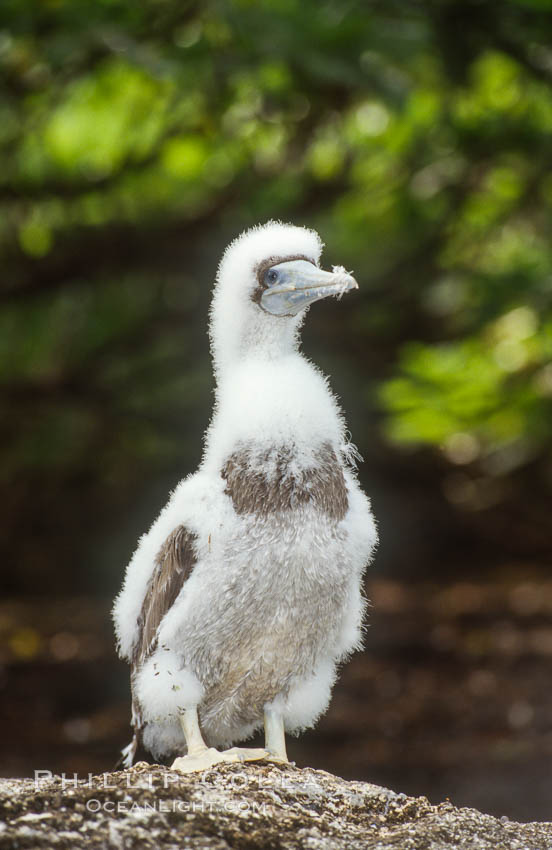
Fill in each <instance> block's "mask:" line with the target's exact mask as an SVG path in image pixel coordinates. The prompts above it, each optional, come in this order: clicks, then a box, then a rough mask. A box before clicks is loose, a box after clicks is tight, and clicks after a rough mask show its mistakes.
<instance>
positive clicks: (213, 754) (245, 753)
mask: <svg viewBox="0 0 552 850" xmlns="http://www.w3.org/2000/svg"><path fill="white" fill-rule="evenodd" d="M180 725H181V726H182V731H183V732H184V737H185V739H186V746H187V748H188V754H187V755H185V756H180V757H179V758H177V759H175V760H174V762H173V763H172V765H171V769H172V770H178V771H180V772H181V773H195V772H196V771H200V770H207V769H208V768H209V767H213V766H214V765H215V764H220V763H221V762H230V763H235V762H243V761H258V760H259V759H264V758H266V757H267V752H266V750H263V749H240V748H239V747H233V748H232V749H231V750H225V751H224V752H222V753H221V752H220V750H216V749H215V748H214V747H208V746H207V744H206V743H205V741H204V740H203V735H202V734H201V729H200V728H199V720H198V717H197V708H196V707H195V706H194V707H193V708H185V709H184V711H183V712H182V714H181V715H180Z"/></svg>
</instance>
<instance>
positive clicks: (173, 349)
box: [0, 0, 552, 564]
mask: <svg viewBox="0 0 552 850" xmlns="http://www.w3.org/2000/svg"><path fill="white" fill-rule="evenodd" d="M551 43H552V3H551V2H548V0H504V2H495V0H416V2H415V0H401V2H399V0H386V2H376V0H373V2H366V0H234V2H230V0H227V2H224V0H205V2H193V0H190V2H186V0H178V2H177V0H144V2H141V3H135V4H132V3H128V2H123V0H41V2H36V0H4V2H3V3H2V5H1V8H0V203H1V206H2V215H1V216H0V251H1V253H2V285H1V293H0V298H2V301H3V305H2V311H1V314H0V381H1V385H2V390H3V393H4V396H5V405H4V406H3V419H2V426H1V427H2V436H3V439H2V445H3V447H4V457H3V460H2V464H1V465H0V479H1V481H2V486H3V487H4V490H5V493H8V494H9V499H8V503H9V506H10V508H9V510H8V518H9V519H8V523H7V525H8V532H10V530H11V534H12V538H15V537H19V536H20V534H21V527H22V525H24V524H25V523H28V522H29V512H31V513H32V510H33V509H32V508H31V507H30V505H29V493H30V492H31V491H32V489H33V488H34V498H33V500H32V501H33V503H34V504H35V508H34V511H35V514H36V516H34V520H32V522H35V524H38V525H39V526H40V524H41V523H42V524H48V523H49V524H50V527H51V526H52V523H53V524H54V525H55V524H56V522H57V527H58V531H59V535H60V538H61V537H63V534H64V533H66V526H67V522H69V521H71V516H73V521H75V516H76V513H75V512H76V511H78V510H80V511H81V513H82V506H83V504H84V506H85V507H86V509H87V510H88V511H90V513H91V514H93V515H94V516H96V515H97V516H98V517H101V516H104V513H105V512H107V514H108V515H109V514H110V512H112V511H113V510H116V509H117V505H118V504H119V503H120V500H122V501H123V502H124V500H126V499H128V494H129V491H130V489H131V488H133V487H137V486H139V485H140V483H141V481H142V480H143V476H144V475H145V474H146V473H147V470H148V469H150V470H153V471H157V472H158V471H159V470H163V469H165V470H167V471H168V470H175V469H178V471H179V472H182V471H184V469H185V468H188V467H191V466H193V465H194V464H195V463H196V462H197V459H198V456H199V440H200V434H201V431H202V429H203V427H204V425H205V424H206V420H207V411H208V409H209V407H210V398H209V392H210V387H211V378H210V367H209V362H208V359H207V351H206V345H205V342H204V331H205V325H206V311H207V304H208V284H209V283H210V281H211V280H212V278H213V276H214V273H215V269H216V263H217V261H218V257H219V256H220V253H221V251H222V249H223V247H224V245H225V244H226V242H227V241H228V240H229V239H230V238H232V237H233V236H234V235H236V233H237V232H239V230H240V229H241V228H242V227H245V226H248V225H251V224H253V223H256V222H257V221H260V220H266V219H268V218H272V217H274V218H283V219H286V220H293V221H296V222H302V223H306V224H309V225H311V226H314V227H316V228H317V229H319V230H320V232H321V233H322V235H323V237H324V238H325V240H326V242H327V246H328V247H327V257H328V260H329V261H331V260H333V261H335V262H344V263H346V264H347V265H348V266H349V267H352V268H354V269H355V271H356V274H357V277H358V278H359V280H360V282H361V295H360V296H359V297H358V299H357V300H356V301H355V302H354V304H353V302H352V299H350V300H349V301H348V302H347V303H346V304H345V302H344V304H343V305H340V313H339V315H338V314H337V311H335V316H334V314H333V313H332V312H328V311H327V310H326V312H324V310H325V309H326V308H321V310H320V313H319V316H318V318H317V319H315V321H317V322H318V325H317V326H316V327H317V333H318V337H316V335H314V334H313V340H314V339H316V338H318V339H319V342H318V345H319V349H320V350H323V349H322V343H323V339H322V342H321V341H320V334H321V333H326V332H327V334H328V335H331V336H332V340H335V346H334V347H335V350H336V351H340V352H341V356H342V358H343V364H344V365H343V371H344V372H345V371H347V372H348V374H350V375H352V378H351V384H352V386H354V387H356V389H357V390H358V388H361V391H362V394H361V397H360V399H359V407H358V411H357V414H356V415H357V419H358V420H360V419H361V417H364V419H366V415H365V414H367V413H369V412H370V413H371V414H374V412H376V413H377V414H378V415H379V416H380V432H379V436H378V435H377V434H374V433H372V432H370V431H367V432H366V433H365V434H364V435H363V434H358V433H355V438H356V439H357V441H358V442H359V443H360V445H361V448H364V449H365V447H366V444H367V443H368V442H369V441H370V440H376V441H377V440H378V439H381V440H384V441H387V442H388V443H389V444H392V445H396V444H399V445H406V444H413V445H415V446H416V445H424V444H430V445H432V446H435V447H436V448H437V450H438V451H440V452H444V454H445V457H446V458H447V459H448V461H450V462H451V463H453V464H461V465H470V464H478V463H480V464H482V465H483V468H484V469H485V470H486V472H485V474H487V475H494V476H504V475H510V474H511V473H512V470H515V469H516V468H518V467H520V466H523V465H524V464H527V463H529V462H530V461H532V460H534V459H535V458H539V459H540V460H541V461H543V465H544V467H545V468H547V469H548V470H550V468H551V465H550V459H551V448H552V438H551V430H550V427H549V425H548V423H549V422H550V419H551V415H552V252H551V247H550V233H551V223H552V170H551V163H552V49H551V47H550V45H551ZM330 316H331V318H330ZM332 345H333V342H332ZM137 459H139V462H137ZM547 464H548V466H546V465H547ZM45 470H47V472H48V478H47V481H48V485H47V487H46V490H47V492H43V491H44V488H43V487H41V485H39V483H38V482H40V481H44V480H45V479H44V478H43V477H42V476H44V471H45ZM546 474H547V475H550V473H549V472H547V473H546ZM177 477H178V476H177ZM549 480H550V478H547V481H549ZM37 490H38V496H37ZM62 492H63V493H65V494H69V496H67V495H66V496H65V497H64V498H65V501H66V502H67V501H69V502H71V501H74V498H73V497H74V496H75V495H76V496H78V500H80V502H79V505H78V506H73V507H72V506H71V505H68V504H64V505H63V509H60V508H59V505H60V502H59V501H56V500H59V499H62V496H61V495H60V494H61V493H62ZM83 499H84V503H83V502H82V500H83ZM52 503H55V504H57V505H58V509H57V510H56V511H54V509H53V508H52V507H51V505H52ZM48 506H50V507H48ZM72 511H73V514H72ZM102 511H103V512H104V513H102ZM60 514H61V515H62V516H63V522H62V521H61V519H60ZM23 516H24V517H25V520H23V519H22V517H23ZM77 527H82V522H81V526H79V525H78V523H77ZM8 536H10V535H9V533H8ZM31 537H32V535H31ZM37 539H42V538H41V537H40V534H38V537H37ZM28 545H29V546H30V547H31V548H30V549H29V551H28V552H27V553H26V554H27V555H28V557H29V558H34V559H35V562H37V563H38V564H40V563H41V557H42V550H41V552H40V553H37V549H36V548H34V549H33V547H32V545H31V544H30V543H29V544H28Z"/></svg>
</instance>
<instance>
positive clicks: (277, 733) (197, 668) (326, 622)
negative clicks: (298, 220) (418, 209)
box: [114, 222, 376, 771]
mask: <svg viewBox="0 0 552 850" xmlns="http://www.w3.org/2000/svg"><path fill="white" fill-rule="evenodd" d="M321 249H322V244H321V242H320V239H319V237H318V235H317V234H316V233H315V232H313V231H312V230H307V229H305V228H302V227H294V226H291V225H286V224H281V223H278V222H269V223H268V224H266V225H264V226H262V227H256V228H253V229H252V230H249V231H247V232H245V233H243V234H242V235H241V236H240V237H239V238H238V239H236V240H235V241H234V242H233V243H232V244H231V245H230V246H229V247H228V248H227V250H226V252H225V254H224V257H223V259H222V262H221V264H220V268H219V272H218V277H217V283H216V286H215V290H214V296H213V303H212V309H211V324H210V336H211V344H212V353H213V359H214V366H215V375H216V381H217V388H216V404H215V409H214V414H213V417H212V421H211V424H210V426H209V429H208V432H207V435H206V442H205V452H204V456H203V460H202V462H201V466H200V467H199V470H198V471H197V472H196V473H195V474H194V475H191V476H189V477H188V478H186V479H184V480H183V481H181V482H180V484H179V485H178V486H177V488H176V489H175V491H174V492H173V493H172V495H171V498H170V500H169V502H168V504H167V505H166V507H165V508H164V509H163V510H162V511H161V514H160V516H159V517H158V519H157V520H156V521H155V522H154V524H153V525H152V527H151V529H150V530H149V531H148V532H147V534H145V535H144V536H143V537H142V538H141V540H140V542H139V544H138V548H137V550H136V552H135V554H134V556H133V558H132V560H131V562H130V564H129V566H128V569H127V572H126V577H125V582H124V586H123V589H122V591H121V593H120V594H119V596H118V598H117V600H116V603H115V608H114V619H115V625H116V632H117V639H118V646H119V652H120V655H121V656H122V657H123V658H125V659H126V660H128V661H129V662H130V665H131V682H132V699H133V714H132V718H133V719H132V722H133V725H134V731H135V735H134V739H133V742H132V743H131V744H130V745H129V746H128V747H127V748H126V750H125V751H124V755H125V757H126V763H127V764H131V763H132V758H133V756H134V752H135V750H136V746H137V743H138V741H139V740H140V739H141V740H142V741H143V744H144V745H145V747H146V748H147V749H148V750H150V751H151V752H152V753H153V755H154V756H155V757H156V758H159V757H161V756H167V755H171V754H183V753H186V755H183V757H181V758H177V759H176V761H175V763H174V765H173V766H174V767H175V768H178V769H180V770H184V771H188V770H198V769H203V768H205V767H208V766H210V765H213V764H216V763H217V762H219V761H239V760H244V759H257V758H263V757H266V756H267V754H268V755H270V756H272V757H275V758H278V759H283V760H285V759H287V756H286V746H285V732H290V733H292V734H294V733H295V734H297V733H299V732H300V731H301V730H303V729H305V728H307V727H310V726H312V725H313V724H314V723H315V721H316V720H317V718H318V717H319V716H320V715H321V714H322V713H323V712H324V711H325V710H326V708H327V706H328V702H329V699H330V693H331V688H332V685H333V682H334V679H335V676H336V668H337V665H338V664H339V663H340V662H341V661H343V659H344V658H346V657H347V656H348V655H349V654H350V653H351V652H352V651H353V650H355V649H357V648H358V647H359V646H360V643H361V624H362V617H363V611H364V607H365V606H364V601H363V597H362V590H361V587H362V574H363V571H364V568H365V567H366V565H367V563H368V562H369V560H370V557H371V555H372V552H373V550H374V546H375V544H376V530H375V525H374V521H373V518H372V514H371V511H370V505H369V501H368V499H367V498H366V496H365V495H364V494H363V493H362V491H361V490H360V488H359V485H358V483H357V480H356V477H355V475H354V472H353V469H352V461H353V459H354V452H355V450H354V447H352V446H351V444H350V443H348V442H347V439H346V435H345V423H344V420H343V416H342V414H341V411H340V409H339V407H338V404H337V402H336V399H335V398H334V396H333V395H332V393H331V391H330V389H329V387H328V382H327V379H326V378H325V377H324V375H322V373H321V372H320V371H319V370H318V369H317V368H316V367H315V366H314V365H313V364H312V363H310V362H309V361H308V360H307V359H306V358H305V357H304V356H303V355H302V354H301V353H300V352H299V350H298V346H299V329H300V326H301V324H302V322H303V320H304V318H305V314H306V312H307V308H308V307H309V305H310V304H312V303H313V302H315V301H319V300H320V299H322V298H326V297H327V296H329V295H336V296H341V295H342V294H343V293H345V292H348V291H349V290H352V289H356V288H357V284H356V282H355V280H354V279H353V278H352V277H351V275H350V274H348V273H347V272H346V271H345V270H344V269H343V268H341V267H334V269H333V271H332V272H327V271H322V270H321V269H320V268H319V265H318V263H319V258H320V253H321ZM263 723H264V728H265V742H266V750H263V749H255V750H251V749H242V748H236V747H234V748H232V749H229V750H226V751H224V752H221V751H219V750H217V749H215V747H228V746H230V745H231V744H233V743H234V742H238V741H243V740H244V739H246V738H248V737H249V736H250V735H251V734H252V733H253V732H255V730H257V729H258V728H259V727H260V726H262V725H263Z"/></svg>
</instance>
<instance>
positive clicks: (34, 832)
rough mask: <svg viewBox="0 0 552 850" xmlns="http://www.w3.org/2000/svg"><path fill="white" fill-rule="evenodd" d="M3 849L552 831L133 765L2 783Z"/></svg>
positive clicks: (336, 784)
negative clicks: (102, 771) (96, 773)
mask: <svg viewBox="0 0 552 850" xmlns="http://www.w3.org/2000/svg"><path fill="white" fill-rule="evenodd" d="M0 818H1V820H0V850H12V848H16V847H17V848H21V850H24V848H71V850H79V848H102V850H104V848H125V850H126V848H145V850H148V848H159V850H169V848H170V850H176V848H181V847H193V848H202V850H226V848H248V850H255V849H256V848H259V850H264V848H281V850H288V848H289V850H296V848H309V850H341V848H343V850H356V848H359V850H360V848H370V850H384V848H394V850H397V849H398V848H400V850H417V848H420V850H421V848H423V849H424V850H440V848H443V850H444V848H447V850H449V848H462V850H470V848H474V850H476V848H477V850H487V848H488V850H491V848H492V850H496V848H507V850H549V848H550V847H552V823H542V824H539V823H534V824H518V823H514V822H511V821H508V820H507V819H500V820H498V819H497V818H494V817H491V816H490V815H484V814H481V813H480V812H478V811H476V810H474V809H458V808H455V807H454V806H453V805H452V804H451V803H449V802H446V803H441V804H440V805H436V806H435V805H431V804H430V803H429V802H428V800H426V798H425V797H418V798H414V797H407V796H406V795H404V794H396V793H395V792H393V791H390V790H388V789H386V788H380V787H379V786H377V785H371V784H370V783H366V782H349V781H346V780H344V779H340V778H339V777H336V776H332V775H331V774H329V773H325V772H323V771H320V770H312V769H310V768H303V769H300V768H297V767H295V766H294V765H277V764H270V763H265V762H261V763H247V764H243V765H232V764H226V765H217V766H216V767H215V768H213V769H211V770H208V771H204V772H203V773H198V774H187V775H183V774H178V773H176V772H174V771H171V770H170V769H169V768H167V767H162V766H160V765H149V764H146V763H145V762H140V763H139V764H137V765H135V767H133V768H130V769H128V770H124V771H117V772H113V773H105V774H102V775H100V776H89V777H80V778H74V777H73V776H64V775H62V776H47V775H42V776H41V775H40V774H38V775H37V778H36V779H35V780H33V779H0Z"/></svg>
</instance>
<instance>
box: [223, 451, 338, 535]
mask: <svg viewBox="0 0 552 850" xmlns="http://www.w3.org/2000/svg"><path fill="white" fill-rule="evenodd" d="M221 476H222V478H223V479H224V481H225V482H226V486H225V493H226V495H227V496H229V497H230V499H231V500H232V504H233V506H234V510H235V511H236V513H237V514H239V515H241V516H244V515H249V516H252V517H258V518H259V520H263V519H266V518H267V517H269V516H274V515H278V514H289V513H291V512H293V511H295V510H297V509H298V508H300V507H301V506H306V505H309V506H311V507H312V508H313V509H314V510H315V511H319V512H320V514H322V515H324V516H325V517H327V518H328V519H330V520H331V521H334V522H339V521H340V520H342V519H343V518H344V516H345V514H346V512H347V508H348V496H347V488H346V485H345V478H344V475H343V469H342V466H341V464H340V462H339V460H338V458H337V455H336V453H335V451H334V449H333V448H332V446H331V444H330V443H322V445H321V446H320V447H319V448H317V449H315V450H314V451H313V452H312V454H311V456H310V457H308V458H307V459H306V460H305V458H299V457H298V455H297V454H296V453H295V452H294V450H293V449H292V448H289V447H285V446H284V447H274V448H270V449H263V448H256V447H255V446H254V445H252V446H240V447H238V448H237V449H236V450H235V451H234V452H233V453H232V454H231V455H230V456H229V457H228V459H227V460H226V462H225V463H224V465H223V467H222V470H221Z"/></svg>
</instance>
